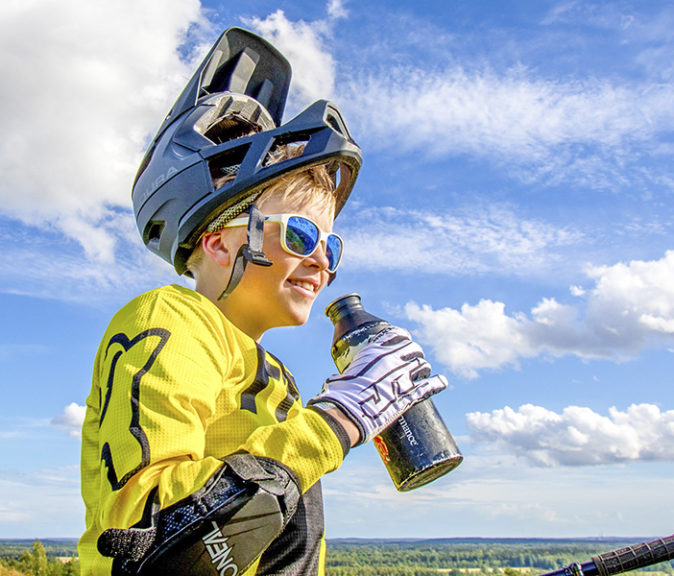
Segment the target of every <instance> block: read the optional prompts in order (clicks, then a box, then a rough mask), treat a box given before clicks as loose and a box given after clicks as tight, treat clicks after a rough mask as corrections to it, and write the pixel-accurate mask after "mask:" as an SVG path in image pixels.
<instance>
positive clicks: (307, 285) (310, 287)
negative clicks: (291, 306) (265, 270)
mask: <svg viewBox="0 0 674 576" xmlns="http://www.w3.org/2000/svg"><path fill="white" fill-rule="evenodd" d="M288 282H290V283H291V284H292V285H293V286H298V287H299V288H302V289H304V290H307V291H308V292H311V293H312V294H315V293H316V288H317V287H316V285H315V284H314V283H313V282H308V281H306V280H297V279H294V278H289V279H288Z"/></svg>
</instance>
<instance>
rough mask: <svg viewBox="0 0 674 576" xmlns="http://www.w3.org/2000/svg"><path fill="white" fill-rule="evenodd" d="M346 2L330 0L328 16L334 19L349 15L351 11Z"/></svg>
mask: <svg viewBox="0 0 674 576" xmlns="http://www.w3.org/2000/svg"><path fill="white" fill-rule="evenodd" d="M344 4H345V2H344V1H343V0H328V6H327V9H328V16H329V17H330V18H334V19H338V18H346V17H348V15H349V11H348V10H347V9H346V7H345V6H344Z"/></svg>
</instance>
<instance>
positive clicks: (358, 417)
mask: <svg viewBox="0 0 674 576" xmlns="http://www.w3.org/2000/svg"><path fill="white" fill-rule="evenodd" d="M446 387H447V379H446V378H445V377H444V376H442V375H440V374H438V375H435V376H431V365H430V364H429V363H428V362H427V361H426V360H425V359H424V353H423V351H422V349H421V347H420V346H419V345H418V344H417V343H416V342H413V341H412V338H411V336H410V334H409V332H407V331H406V330H403V329H402V328H397V327H394V326H392V327H391V328H387V329H386V330H384V331H382V332H380V333H379V334H377V335H375V336H374V337H373V339H372V340H371V341H370V342H368V344H367V345H365V346H364V347H363V348H362V349H361V350H360V351H359V352H358V354H356V356H355V358H354V359H353V361H352V362H351V364H349V366H348V367H347V368H346V370H344V372H343V373H342V374H335V375H334V376H331V377H330V378H328V379H327V380H326V381H325V384H323V389H322V390H321V392H320V393H319V394H318V395H317V396H316V397H315V398H313V399H311V400H310V401H309V404H310V405H314V406H315V407H316V408H323V409H327V408H328V407H332V406H326V404H328V405H336V406H338V407H339V408H341V409H342V411H343V412H344V413H345V414H346V415H347V416H348V417H349V418H350V419H351V420H352V421H353V423H354V424H355V425H356V427H357V428H358V430H359V431H360V442H359V444H363V443H365V442H368V441H369V440H372V438H374V437H375V436H377V435H379V434H380V433H381V431H382V430H384V428H386V427H387V426H389V424H391V423H392V422H394V421H395V420H396V419H397V418H398V417H399V416H400V415H401V414H402V413H403V412H405V411H406V410H407V409H408V408H409V407H410V406H412V405H413V404H416V403H417V402H420V401H421V400H423V399H424V398H428V397H429V396H431V395H433V394H436V393H437V392H440V391H441V390H443V389H444V388H446Z"/></svg>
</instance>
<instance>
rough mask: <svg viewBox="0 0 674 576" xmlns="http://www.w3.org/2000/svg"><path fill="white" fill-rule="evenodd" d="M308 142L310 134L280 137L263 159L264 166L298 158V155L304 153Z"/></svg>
mask: <svg viewBox="0 0 674 576" xmlns="http://www.w3.org/2000/svg"><path fill="white" fill-rule="evenodd" d="M308 143H309V137H308V136H301V135H300V136H296V137H295V138H293V139H288V137H287V136H286V137H285V138H279V139H277V140H276V141H275V142H274V144H273V145H272V147H271V148H270V149H269V152H267V155H266V156H265V157H264V160H263V161H262V166H263V167H265V168H266V167H267V166H273V165H274V164H278V163H279V162H283V161H285V160H290V159H291V158H297V156H301V155H302V152H303V151H304V148H305V147H306V145H307V144H308Z"/></svg>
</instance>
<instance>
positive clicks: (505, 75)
mask: <svg viewBox="0 0 674 576" xmlns="http://www.w3.org/2000/svg"><path fill="white" fill-rule="evenodd" d="M469 66H476V64H475V63H474V62H471V61H470V60H469V61H468V62H466V64H465V67H464V64H462V65H456V64H452V65H448V66H446V67H444V68H443V67H442V66H438V65H436V66H435V67H426V68H416V67H412V66H407V67H399V68H386V69H379V70H377V69H375V70H374V71H373V70H371V69H363V70H361V71H360V73H359V74H356V75H354V76H353V77H352V78H351V79H350V82H349V83H348V84H346V86H345V87H344V88H342V89H341V90H340V94H339V97H338V102H340V104H343V105H342V107H343V108H344V110H345V113H346V115H347V117H348V118H349V119H350V122H351V123H352V124H353V125H355V126H357V127H358V129H357V131H355V134H356V136H357V138H358V140H359V141H360V143H361V144H363V145H365V146H366V147H367V148H368V149H370V150H372V149H377V148H385V149H387V151H390V150H391V148H392V143H395V147H394V149H395V150H397V151H398V152H402V153H405V154H409V153H411V152H415V153H418V152H419V151H421V153H422V154H423V156H425V157H427V158H433V157H439V156H447V155H451V156H457V155H462V154H468V155H469V156H474V157H478V158H486V159H488V160H489V161H491V162H493V163H495V164H497V165H499V166H500V167H501V169H503V170H505V171H507V172H510V173H511V174H512V175H513V176H516V177H517V178H519V179H522V180H525V181H532V180H533V181H545V182H548V183H551V184H559V183H561V182H564V181H568V180H569V179H571V180H573V181H574V182H577V183H581V184H582V185H584V186H587V187H589V188H591V189H597V188H609V189H610V188H615V187H616V186H624V185H625V183H626V181H630V179H632V178H636V179H643V178H651V179H653V178H657V177H658V176H657V174H654V175H652V176H651V175H648V174H643V173H640V172H639V164H638V161H637V160H636V159H637V158H639V156H640V153H641V152H642V151H646V150H648V151H649V153H650V151H651V150H652V149H653V148H654V147H655V144H656V143H657V142H658V140H659V139H660V138H667V137H668V136H667V135H668V134H669V132H670V131H671V130H672V128H673V127H674V110H672V107H671V105H670V95H671V92H672V85H671V84H668V83H661V82H659V81H658V82H652V83H650V82H648V81H646V82H644V83H643V84H634V83H632V84H630V83H627V82H619V83H618V82H613V81H611V80H607V79H597V78H589V79H588V78H562V79H554V80H550V79H546V78H542V77H540V76H538V73H537V72H536V71H534V70H529V69H527V68H524V67H521V66H520V67H513V68H511V69H509V70H506V71H504V72H496V71H494V70H492V69H490V68H489V67H488V66H484V65H482V67H481V68H477V69H471V68H469ZM477 66H479V65H477Z"/></svg>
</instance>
